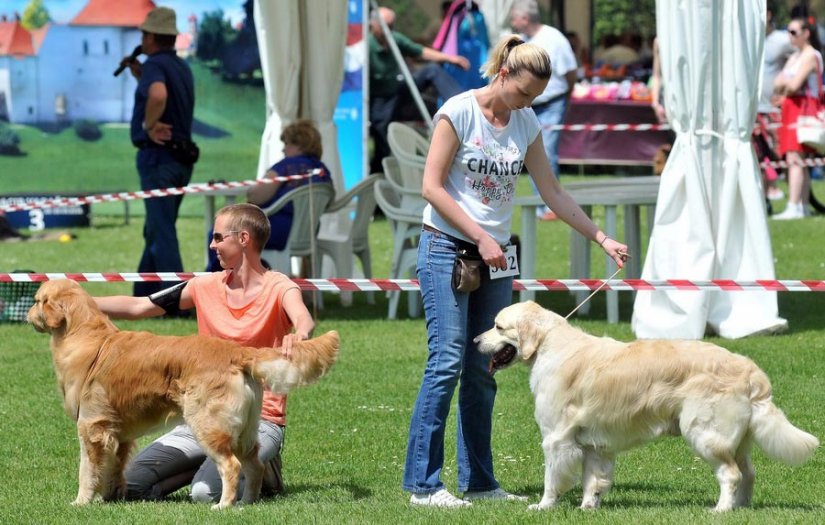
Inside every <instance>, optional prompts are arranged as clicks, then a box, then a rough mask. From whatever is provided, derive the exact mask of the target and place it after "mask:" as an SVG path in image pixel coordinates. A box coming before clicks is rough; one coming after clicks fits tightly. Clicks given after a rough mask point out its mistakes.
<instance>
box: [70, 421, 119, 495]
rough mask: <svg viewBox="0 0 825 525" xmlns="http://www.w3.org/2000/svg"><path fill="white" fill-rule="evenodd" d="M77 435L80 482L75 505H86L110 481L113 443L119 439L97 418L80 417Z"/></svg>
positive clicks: (101, 492) (102, 490) (100, 492)
mask: <svg viewBox="0 0 825 525" xmlns="http://www.w3.org/2000/svg"><path fill="white" fill-rule="evenodd" d="M77 435H78V438H79V440H80V475H79V478H80V482H79V486H78V489H77V498H76V499H75V501H74V505H85V504H87V503H89V502H91V501H92V499H93V498H94V495H95V494H101V495H102V494H103V492H104V488H105V487H107V484H108V482H109V480H108V475H109V474H110V472H109V471H110V470H111V465H112V462H113V461H114V450H113V445H114V446H116V443H117V441H116V440H115V438H114V436H112V434H111V433H110V432H109V429H108V428H107V427H106V426H105V425H103V424H101V423H100V422H99V421H95V420H84V419H79V420H78V422H77Z"/></svg>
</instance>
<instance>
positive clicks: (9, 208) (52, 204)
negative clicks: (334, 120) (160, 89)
mask: <svg viewBox="0 0 825 525" xmlns="http://www.w3.org/2000/svg"><path fill="white" fill-rule="evenodd" d="M321 173H323V170H320V169H315V170H311V171H309V172H307V173H303V174H301V175H288V176H286V177H272V178H265V179H256V180H242V181H229V182H215V183H212V184H190V185H189V186H180V187H177V188H161V189H155V190H147V191H123V192H120V193H104V194H99V195H84V196H81V197H60V198H57V199H44V200H36V201H29V202H23V203H15V204H3V205H0V212H13V211H27V210H35V209H42V208H60V207H63V206H80V205H82V204H95V203H100V202H118V201H130V200H136V199H153V198H155V197H168V196H170V195H184V194H186V193H208V192H209V191H211V190H226V189H231V188H246V187H251V186H258V185H259V184H272V183H273V182H286V181H290V180H303V179H306V178H308V177H311V176H312V175H320V174H321Z"/></svg>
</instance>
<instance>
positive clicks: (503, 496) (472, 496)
mask: <svg viewBox="0 0 825 525" xmlns="http://www.w3.org/2000/svg"><path fill="white" fill-rule="evenodd" d="M464 499H465V500H467V501H475V500H479V499H493V500H503V501H527V496H517V495H516V494H510V493H509V492H507V491H506V490H504V489H503V488H501V487H499V488H497V489H493V490H479V491H474V492H465V493H464Z"/></svg>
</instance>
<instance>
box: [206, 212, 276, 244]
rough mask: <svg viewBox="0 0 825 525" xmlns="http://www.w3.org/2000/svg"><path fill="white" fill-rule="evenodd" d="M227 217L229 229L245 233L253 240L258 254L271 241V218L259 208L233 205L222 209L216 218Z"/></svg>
mask: <svg viewBox="0 0 825 525" xmlns="http://www.w3.org/2000/svg"><path fill="white" fill-rule="evenodd" d="M218 217H226V218H227V219H228V221H229V224H228V226H229V229H230V230H232V231H245V232H248V233H249V236H250V237H251V238H252V244H253V245H254V246H255V249H257V250H258V253H260V252H261V250H263V248H264V246H266V243H267V242H268V241H269V235H270V233H271V229H270V228H271V227H270V225H269V218H268V217H267V216H266V214H265V213H264V212H263V210H261V209H260V208H259V207H258V206H255V205H254V204H250V203H248V202H242V203H240V204H231V205H229V206H225V207H223V208H221V209H220V210H219V211H218V213H217V214H216V215H215V218H216V219H217V218H218Z"/></svg>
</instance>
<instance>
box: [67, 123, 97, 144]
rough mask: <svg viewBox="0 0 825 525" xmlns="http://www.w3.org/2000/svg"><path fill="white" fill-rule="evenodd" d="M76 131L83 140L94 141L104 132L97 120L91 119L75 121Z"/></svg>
mask: <svg viewBox="0 0 825 525" xmlns="http://www.w3.org/2000/svg"><path fill="white" fill-rule="evenodd" d="M74 132H75V133H76V134H77V136H78V137H80V138H81V139H83V140H88V141H90V142H94V141H95V140H100V138H101V137H102V136H103V133H102V132H101V131H100V126H98V125H97V122H94V121H91V120H85V119H83V120H78V121H76V122H75V123H74Z"/></svg>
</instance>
